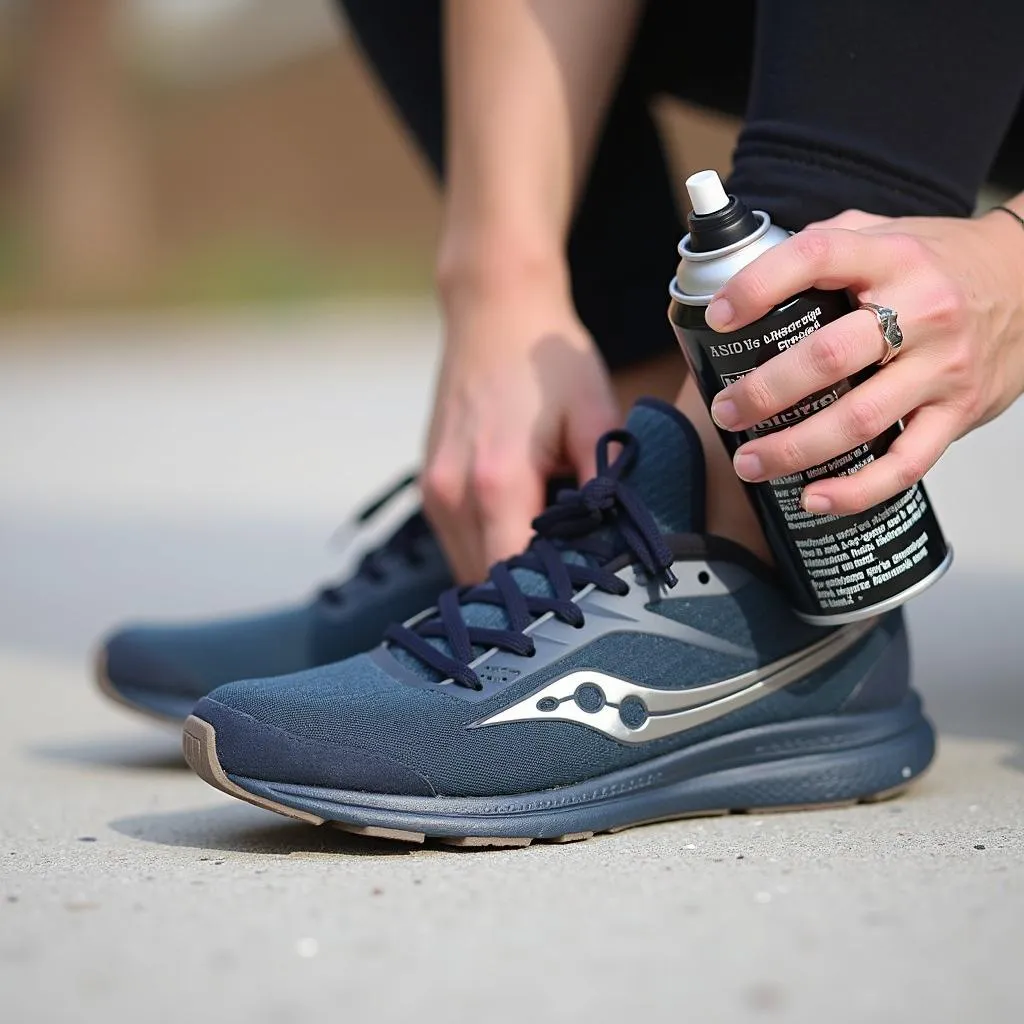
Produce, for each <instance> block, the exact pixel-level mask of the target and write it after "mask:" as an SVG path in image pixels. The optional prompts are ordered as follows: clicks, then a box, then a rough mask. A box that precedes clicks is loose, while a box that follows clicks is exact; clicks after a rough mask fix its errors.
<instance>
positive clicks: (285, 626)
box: [105, 536, 451, 700]
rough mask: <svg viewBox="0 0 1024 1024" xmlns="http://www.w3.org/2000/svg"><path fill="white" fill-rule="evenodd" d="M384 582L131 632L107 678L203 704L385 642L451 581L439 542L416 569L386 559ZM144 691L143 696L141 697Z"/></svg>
mask: <svg viewBox="0 0 1024 1024" xmlns="http://www.w3.org/2000/svg"><path fill="white" fill-rule="evenodd" d="M381 568H382V571H383V578H382V579H380V580H371V579H368V578H364V577H363V576H359V575H355V576H353V577H352V578H351V579H350V580H348V581H347V582H345V583H343V584H341V585H339V586H338V587H337V588H335V589H334V591H333V595H334V596H333V597H332V598H331V599H327V598H325V597H323V596H321V597H318V598H317V599H315V600H313V601H311V602H308V603H306V604H303V605H296V606H294V607H291V608H286V609H283V610H281V611H276V612H270V613H267V614H263V615H248V616H241V617H237V618H230V619H218V620H214V621H211V622H204V623H196V624H186V625H166V626H149V625H140V626H130V627H127V628H125V629H123V630H121V631H119V632H118V633H116V634H114V635H113V636H112V637H110V639H109V640H108V641H107V643H106V645H105V650H106V657H107V674H108V676H109V678H110V680H111V682H112V683H113V685H114V686H115V687H118V686H120V687H125V688H130V689H131V690H132V692H133V697H134V698H135V699H142V696H143V695H144V692H145V691H152V692H155V693H161V694H178V695H183V696H189V697H191V698H192V699H194V700H198V699H199V698H200V697H201V696H203V695H204V694H207V693H209V692H210V691H211V690H212V689H213V688H214V687H216V686H220V685H222V684H223V683H227V682H231V681H233V680H236V679H247V678H253V677H270V676H279V675H285V674H288V673H292V672H301V671H303V670H304V669H307V668H310V667H311V666H314V665H323V664H327V663H329V662H332V661H340V660H342V659H344V658H348V657H351V656H352V655H353V654H357V653H359V652H360V651H365V650H368V649H369V648H370V647H373V646H374V645H376V644H378V643H380V641H381V638H382V637H383V635H384V631H385V629H386V628H387V627H388V626H389V625H390V624H391V623H392V622H401V621H402V620H404V619H406V618H409V617H411V616H412V615H415V614H416V613H417V612H419V611H421V610H422V609H423V608H425V607H427V606H429V605H430V604H431V603H432V602H433V601H434V600H435V599H436V598H437V595H438V594H439V593H440V592H441V591H442V590H443V589H444V588H445V587H446V586H449V585H450V583H451V579H450V576H449V573H448V569H447V566H446V564H445V561H444V558H443V556H442V554H441V551H440V548H439V546H438V545H437V543H436V541H435V540H434V539H433V537H430V536H427V537H424V538H423V539H422V540H421V541H420V543H419V557H418V559H417V561H416V562H415V563H414V564H411V563H409V562H408V561H406V560H404V559H401V558H399V557H391V556H385V557H384V558H382V559H381ZM140 691H141V694H140Z"/></svg>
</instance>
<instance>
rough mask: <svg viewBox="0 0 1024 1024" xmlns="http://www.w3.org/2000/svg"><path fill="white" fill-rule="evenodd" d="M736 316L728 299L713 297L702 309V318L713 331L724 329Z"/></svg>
mask: <svg viewBox="0 0 1024 1024" xmlns="http://www.w3.org/2000/svg"><path fill="white" fill-rule="evenodd" d="M735 316H736V312H735V310H734V309H733V308H732V303H731V302H730V301H729V300H728V299H715V301H714V302H712V303H711V305H710V306H708V308H707V309H706V310H705V311H704V319H705V320H706V321H707V324H708V327H710V328H711V329H712V330H713V331H724V330H725V328H726V327H728V326H729V324H731V323H732V321H733V318H734V317H735Z"/></svg>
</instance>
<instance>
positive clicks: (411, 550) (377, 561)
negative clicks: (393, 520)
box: [320, 474, 430, 604]
mask: <svg viewBox="0 0 1024 1024" xmlns="http://www.w3.org/2000/svg"><path fill="white" fill-rule="evenodd" d="M415 483H416V475H415V474H410V475H409V476H405V477H403V478H402V479H401V480H399V481H398V482H397V483H395V484H394V485H393V486H391V487H389V488H388V489H387V490H386V491H385V492H384V493H383V494H381V495H380V496H379V497H377V498H374V500H373V501H372V502H371V503H370V504H369V505H367V506H366V508H364V509H362V510H361V511H360V512H359V513H358V514H357V515H356V516H355V520H354V522H355V525H356V526H357V527H359V526H365V525H366V523H368V522H370V521H371V520H372V519H373V518H374V517H375V516H376V515H377V514H378V513H380V512H381V511H383V510H384V509H385V508H386V507H387V506H388V505H390V504H391V502H392V501H394V499H395V498H397V497H398V496H399V495H400V494H403V493H404V492H405V491H406V490H407V489H408V488H409V487H411V486H412V485H413V484H415ZM428 536H430V526H429V525H428V523H427V520H426V518H425V517H424V515H423V513H422V512H421V511H417V512H414V513H413V514H412V515H411V516H410V517H409V518H408V519H407V520H406V521H405V522H404V523H402V525H401V526H399V527H398V529H397V530H395V532H394V533H393V534H391V536H390V537H388V539H387V540H386V541H384V543H383V544H381V545H379V546H378V547H376V548H374V549H373V550H372V551H368V552H367V553H366V554H365V555H364V556H363V557H362V559H361V560H360V562H359V565H358V566H356V570H355V572H354V573H353V575H352V576H350V577H349V578H348V579H346V580H345V581H344V582H342V583H338V584H335V585H334V586H330V587H325V588H324V589H323V590H322V591H321V592H320V597H321V598H322V599H323V600H325V601H328V602H330V603H331V604H341V603H342V601H344V599H345V594H344V589H345V586H346V584H347V583H349V582H351V580H352V579H354V578H361V579H365V580H370V581H371V582H373V583H383V582H384V581H385V580H386V579H387V564H388V562H392V563H394V562H395V561H399V562H404V563H405V564H407V565H410V566H416V565H421V564H422V563H423V554H422V549H421V545H420V542H421V541H422V540H423V539H424V538H426V537H428Z"/></svg>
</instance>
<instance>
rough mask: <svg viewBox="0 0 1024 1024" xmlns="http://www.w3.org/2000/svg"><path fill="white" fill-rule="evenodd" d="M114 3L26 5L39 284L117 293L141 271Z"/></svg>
mask: <svg viewBox="0 0 1024 1024" xmlns="http://www.w3.org/2000/svg"><path fill="white" fill-rule="evenodd" d="M119 3H120V0H30V5H31V6H30V12H31V13H30V16H29V21H28V30H29V39H28V44H29V47H30V49H29V53H28V55H27V56H28V68H27V86H28V114H29V117H28V124H27V130H28V165H27V169H28V174H29V181H28V186H29V188H28V194H29V196H30V197H31V200H30V201H31V205H32V211H31V222H32V230H33V231H34V233H35V239H34V242H35V246H36V249H37V252H38V255H39V258H40V261H41V268H40V269H41V270H42V272H43V274H44V276H45V278H46V282H47V283H49V284H51V285H55V286H57V287H58V288H59V289H60V290H64V291H73V292H76V293H82V292H85V293H89V292H94V291H103V292H106V291H112V290H118V289H119V288H120V287H122V286H123V285H125V284H128V283H129V282H130V281H131V279H133V278H134V277H135V276H136V275H137V274H138V273H139V271H140V269H141V267H142V266H143V265H144V263H145V258H146V256H147V248H148V242H149V216H148V214H149V209H148V202H147V196H146V180H145V173H144V169H143V166H142V160H141V150H140V146H139V140H138V138H137V136H136V132H135V131H134V125H133V119H132V111H131V109H130V105H129V103H128V101H127V98H126V96H125V90H124V82H123V78H122V75H121V71H120V66H119V61H118V57H117V54H116V52H115V48H114V46H113V41H112V26H113V20H114V14H115V12H116V10H117V8H118V6H119Z"/></svg>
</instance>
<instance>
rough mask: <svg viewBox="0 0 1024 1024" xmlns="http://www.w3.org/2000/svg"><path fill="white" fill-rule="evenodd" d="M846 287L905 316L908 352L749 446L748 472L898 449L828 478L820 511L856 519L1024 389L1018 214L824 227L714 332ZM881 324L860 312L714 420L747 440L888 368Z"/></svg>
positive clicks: (813, 488) (719, 401)
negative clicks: (849, 381)
mask: <svg viewBox="0 0 1024 1024" xmlns="http://www.w3.org/2000/svg"><path fill="white" fill-rule="evenodd" d="M811 287H816V288H824V289H839V288H845V289H847V290H848V291H849V292H850V294H851V295H852V296H853V298H854V299H855V300H859V301H862V302H865V301H866V302H874V303H876V304H878V305H880V306H889V307H891V308H892V309H895V310H896V311H897V313H898V314H899V323H900V327H901V329H902V331H903V337H904V343H903V346H902V348H901V350H900V352H899V355H898V356H897V357H896V358H895V359H894V360H893V361H892V362H890V363H889V364H888V365H887V366H885V367H882V368H881V369H879V370H878V371H877V372H876V373H875V374H874V375H873V376H872V377H871V378H870V379H868V380H867V381H865V382H863V383H862V384H860V385H859V386H857V387H855V388H853V389H852V390H851V391H849V392H848V393H847V394H846V395H844V396H843V397H841V398H840V399H839V401H837V402H835V403H834V404H832V405H831V406H829V407H828V408H827V409H824V410H822V411H820V412H818V413H816V414H815V415H814V416H811V417H809V418H808V419H806V420H804V421H803V422H801V423H799V424H796V425H795V426H792V427H788V428H787V429H785V430H780V431H778V432H776V433H773V434H770V435H768V436H766V437H762V438H758V439H757V440H753V441H749V442H747V443H746V444H744V445H742V446H741V447H740V448H739V449H738V450H737V451H736V454H735V457H734V465H735V468H736V472H737V474H738V475H739V476H740V477H741V478H742V479H744V480H747V481H749V482H759V481H763V480H769V479H774V478H776V477H780V476H786V475H788V474H790V473H794V472H797V471H799V470H803V469H808V468H810V467H812V466H816V465H818V464H820V463H823V462H827V461H828V460H829V459H832V458H834V457H836V456H839V455H842V454H843V453H845V452H847V451H849V450H850V449H852V448H855V447H857V446H858V445H860V444H862V443H863V442H865V441H869V440H871V439H873V438H874V437H877V436H878V435H879V434H881V433H882V432H883V431H884V430H885V429H886V428H888V427H890V426H892V425H893V424H894V423H896V422H897V421H898V420H903V421H904V423H905V425H906V429H905V430H904V432H903V433H902V434H901V435H900V436H899V437H898V438H897V439H896V441H894V443H893V444H892V446H891V448H890V449H889V452H888V453H887V454H886V455H884V456H883V457H882V458H880V459H878V460H877V461H876V462H873V463H871V464H870V465H868V466H866V467H864V468H863V469H861V470H859V471H858V472H857V473H854V474H851V475H850V476H846V477H836V478H832V479H822V480H818V481H815V482H814V483H813V484H811V485H809V486H808V487H806V488H805V489H804V492H803V495H802V498H801V501H802V504H803V506H804V508H805V509H806V510H807V511H808V512H817V513H822V514H824V513H832V514H836V515H847V514H851V513H854V512H860V511H863V510H865V509H867V508H870V507H871V506H872V505H875V504H877V503H878V502H880V501H883V500H885V499H886V498H889V497H892V496H893V495H895V494H898V493H899V492H900V491H902V490H905V489H906V488H908V487H910V486H911V485H912V484H914V483H916V482H917V481H918V480H920V479H921V477H922V476H924V474H925V473H926V472H927V470H928V469H930V468H931V467H932V465H934V463H935V462H936V460H937V459H938V458H939V456H940V455H941V454H942V453H943V452H944V451H945V450H946V448H947V447H948V446H949V445H950V444H951V443H952V442H953V441H954V440H956V439H957V438H959V437H962V436H963V435H964V434H966V433H968V432H969V431H970V430H972V429H974V428H975V427H977V426H980V425H981V424H983V423H985V422H987V421H988V420H990V419H992V418H993V417H995V416H997V415H998V414H999V413H1001V412H1002V411H1003V410H1004V409H1006V407H1007V406H1009V405H1010V404H1011V403H1012V402H1013V401H1014V400H1015V399H1016V398H1017V397H1018V396H1019V395H1020V394H1021V392H1022V391H1024V231H1021V227H1020V225H1019V224H1017V223H1015V222H1014V219H1013V218H1012V217H1010V216H1008V215H1007V214H1006V213H1003V212H1000V211H993V212H991V213H990V214H988V215H986V216H984V217H982V218H980V219H977V220H958V219H955V218H944V217H904V218H896V219H892V218H887V217H878V216H874V215H870V214H866V213H862V212H860V211H857V210H850V211H847V212H846V213H843V214H841V215H840V216H838V217H835V218H833V219H831V220H829V221H824V222H822V223H820V224H814V225H811V226H810V227H808V228H807V229H806V230H804V231H802V232H800V233H799V234H797V235H794V236H793V237H792V238H790V239H789V240H788V241H786V242H783V243H782V244H781V245H778V246H776V247H775V248H773V249H770V250H769V251H768V252H766V253H764V254H763V255H762V256H760V257H759V258H758V259H757V260H755V261H754V262H753V263H751V264H750V265H749V266H748V267H745V268H744V269H743V270H742V271H740V273H738V274H737V275H736V276H735V277H734V278H732V280H731V281H729V283H728V284H727V285H725V287H724V288H722V289H721V290H720V291H719V292H718V293H717V295H716V297H715V300H714V301H713V302H712V304H711V305H710V306H709V307H708V311H707V322H708V324H709V326H711V327H712V328H714V329H715V330H719V331H725V330H736V329H737V328H739V327H741V326H743V325H745V324H748V323H750V322H751V321H753V320H756V319H757V318H758V317H761V316H764V315H765V314H766V313H767V312H768V311H769V310H770V309H772V308H773V307H774V306H776V305H778V304H779V303H781V302H783V301H784V300H785V299H787V298H789V297H790V296H792V295H795V294H797V293H798V292H801V291H803V290H805V289H807V288H811ZM885 352H886V346H885V342H884V340H883V338H882V335H881V331H880V330H879V325H878V320H877V319H876V317H875V315H874V313H872V312H871V311H870V310H857V311H855V312H852V313H850V314H848V315H846V316H843V317H841V318H840V319H839V320H837V321H835V322H833V323H831V324H828V325H826V326H825V327H823V328H821V329H820V330H818V331H816V332H814V333H813V334H811V335H810V336H808V337H807V338H806V339H805V340H804V341H802V342H801V343H800V344H798V345H795V346H793V347H792V348H791V349H789V350H787V351H786V352H783V353H780V354H779V355H778V356H776V357H774V358H772V359H770V360H769V361H768V362H767V363H764V364H763V365H762V366H761V367H759V368H758V369H757V370H755V371H753V372H751V373H749V374H747V375H746V376H745V377H743V378H742V379H741V380H739V381H736V382H735V383H733V384H731V385H729V387H727V388H725V389H724V390H723V391H722V392H720V393H719V394H718V395H717V396H716V397H715V400H714V403H713V405H712V416H713V417H714V419H715V421H716V422H717V423H718V425H719V426H721V427H723V428H724V429H726V430H734V431H741V430H745V429H748V428H750V427H752V426H753V425H754V424H756V423H759V422H761V421H763V420H765V419H768V418H769V417H771V416H774V415H777V414H778V413H780V412H782V411H784V410H785V409H787V408H789V407H790V406H792V405H794V404H795V403H796V402H798V401H799V400H800V399H802V398H805V397H806V396H808V395H810V394H813V393H814V392H817V391H821V390H823V389H825V388H828V387H830V386H831V385H833V384H835V383H837V382H838V381H840V380H841V379H843V378H844V377H848V376H850V375H851V374H854V373H856V372H857V371H859V370H862V369H864V368H865V367H867V366H870V365H872V364H873V363H876V362H877V361H878V360H879V359H881V357H882V356H883V355H884V354H885Z"/></svg>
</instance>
